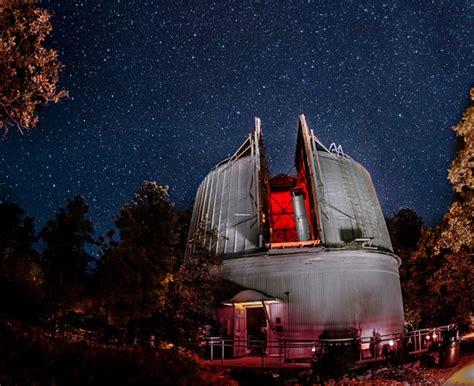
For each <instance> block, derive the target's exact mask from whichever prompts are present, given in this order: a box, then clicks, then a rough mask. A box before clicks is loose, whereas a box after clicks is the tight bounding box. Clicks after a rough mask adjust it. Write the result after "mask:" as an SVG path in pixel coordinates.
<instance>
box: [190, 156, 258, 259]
mask: <svg viewBox="0 0 474 386" xmlns="http://www.w3.org/2000/svg"><path fill="white" fill-rule="evenodd" d="M255 162H256V161H255V159H254V157H251V156H247V157H242V158H240V159H237V160H233V161H230V162H228V163H226V164H224V165H221V166H219V167H217V168H215V169H214V170H212V171H211V172H210V173H209V174H208V175H207V177H206V178H205V179H204V181H203V182H202V184H201V185H200V187H199V189H198V192H197V195H196V205H195V208H194V211H193V217H192V220H191V230H190V234H192V232H194V231H195V230H196V229H197V226H198V225H199V222H200V221H202V220H204V219H206V220H207V227H208V229H211V228H213V227H215V228H216V229H217V231H218V235H219V239H218V241H217V242H214V244H213V245H209V248H210V249H214V248H215V249H216V253H217V254H225V253H236V252H244V251H251V250H254V249H256V248H257V247H258V239H259V226H258V221H256V219H257V215H258V214H257V208H258V205H256V203H255V202H254V199H253V197H257V196H258V194H257V187H256V184H255V179H256V165H255Z"/></svg>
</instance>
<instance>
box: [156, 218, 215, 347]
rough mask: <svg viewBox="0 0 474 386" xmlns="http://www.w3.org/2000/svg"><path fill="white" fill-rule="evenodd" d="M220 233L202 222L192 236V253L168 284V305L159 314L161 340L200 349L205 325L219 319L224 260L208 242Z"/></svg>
mask: <svg viewBox="0 0 474 386" xmlns="http://www.w3.org/2000/svg"><path fill="white" fill-rule="evenodd" d="M216 237H217V232H216V230H215V229H210V230H209V229H206V224H205V223H202V224H201V225H200V226H199V228H198V230H197V232H196V234H195V235H194V237H193V238H192V239H191V240H190V253H189V255H188V256H187V258H186V260H185V261H184V263H183V264H182V265H181V267H180V269H179V271H178V272H177V273H176V275H175V276H174V278H173V280H172V282H171V283H170V284H169V285H168V291H167V295H166V299H167V301H166V303H165V307H163V309H161V310H160V313H158V314H156V315H155V319H157V321H158V325H161V328H160V332H161V336H160V339H161V340H163V341H167V342H171V343H174V344H176V345H178V346H182V347H188V348H191V349H194V350H197V349H198V347H199V344H200V339H201V338H202V336H203V333H204V331H205V329H206V328H207V327H208V326H212V325H213V324H214V323H215V315H214V310H215V294H216V292H217V290H218V288H219V276H218V274H219V270H220V266H221V260H220V258H219V257H217V256H216V254H215V253H214V251H212V250H209V248H208V246H207V245H209V240H212V239H215V238H216ZM211 244H212V243H211ZM160 322H161V323H160Z"/></svg>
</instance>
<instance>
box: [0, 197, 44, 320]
mask: <svg viewBox="0 0 474 386" xmlns="http://www.w3.org/2000/svg"><path fill="white" fill-rule="evenodd" d="M34 242H35V227H34V222H33V218H32V217H26V216H25V212H24V210H23V209H22V208H21V207H20V206H19V205H17V204H14V203H6V204H0V304H2V310H1V311H0V312H6V313H8V315H9V316H13V317H22V318H27V319H29V320H35V319H37V318H38V316H39V314H40V313H41V310H42V280H43V273H42V270H41V268H40V266H39V264H38V253H37V252H36V251H35V250H34V249H33V243H34Z"/></svg>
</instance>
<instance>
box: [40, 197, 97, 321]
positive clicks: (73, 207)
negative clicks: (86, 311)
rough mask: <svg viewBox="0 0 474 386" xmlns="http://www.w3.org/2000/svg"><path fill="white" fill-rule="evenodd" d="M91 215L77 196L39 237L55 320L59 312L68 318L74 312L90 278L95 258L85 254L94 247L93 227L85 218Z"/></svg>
mask: <svg viewBox="0 0 474 386" xmlns="http://www.w3.org/2000/svg"><path fill="white" fill-rule="evenodd" d="M88 212H89V207H88V206H87V204H86V202H85V200H84V198H83V197H82V196H81V195H80V194H77V195H75V196H74V197H73V198H72V199H70V200H68V202H67V206H66V209H64V208H60V209H59V211H58V213H57V214H56V216H55V218H54V219H52V220H49V221H48V222H47V223H46V225H45V227H44V228H43V229H42V230H41V232H40V234H39V237H40V239H41V240H42V241H43V242H44V244H45V246H46V248H45V250H44V251H43V255H42V265H43V269H44V272H45V291H46V296H47V298H48V300H49V302H50V307H51V310H52V312H53V319H56V316H58V313H61V314H62V315H65V314H67V313H68V312H70V311H71V310H72V308H73V307H74V306H75V305H76V304H77V302H78V300H79V299H80V296H81V295H82V293H83V291H84V286H85V283H86V281H87V279H88V273H87V271H88V268H89V264H90V263H91V262H92V261H93V257H92V256H91V255H90V254H89V253H88V252H87V251H86V246H87V245H88V244H90V245H93V244H95V240H94V238H93V236H92V235H93V232H94V228H93V226H92V223H91V222H90V221H89V220H88V219H87V217H86V216H87V213H88ZM54 322H56V321H55V320H54Z"/></svg>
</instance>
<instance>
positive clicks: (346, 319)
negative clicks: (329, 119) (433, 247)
mask: <svg viewBox="0 0 474 386" xmlns="http://www.w3.org/2000/svg"><path fill="white" fill-rule="evenodd" d="M295 169H296V175H294V176H288V175H277V176H273V177H271V176H270V173H269V170H268V163H267V160H266V157H265V147H264V143H263V134H262V130H261V126H260V120H259V119H258V118H257V119H256V120H255V130H254V132H253V133H251V134H250V135H249V137H248V138H247V140H246V141H245V142H244V143H243V144H242V146H241V147H240V148H239V149H238V150H237V151H236V152H235V153H234V155H232V156H231V157H230V158H228V159H226V160H224V161H222V162H220V163H219V164H217V165H216V166H215V167H214V168H213V169H212V170H211V171H210V172H209V174H208V175H207V176H206V178H205V179H204V181H203V182H202V183H201V185H200V186H199V189H198V192H197V195H196V200H195V205H194V209H193V215H192V219H191V226H190V233H189V234H190V236H191V235H193V234H194V232H195V231H196V229H197V227H198V226H199V224H200V223H201V222H202V221H203V220H205V221H206V223H207V227H208V228H215V229H216V230H217V232H218V236H219V237H218V238H217V239H216V240H214V241H208V242H209V249H210V250H211V251H212V252H213V253H216V254H217V255H219V256H221V257H222V260H223V268H222V277H223V279H225V280H226V281H227V282H229V283H231V284H233V285H235V288H238V290H236V291H235V292H234V293H233V294H232V296H231V297H230V298H228V299H225V301H224V302H222V306H221V307H219V308H218V309H217V310H216V316H217V319H218V320H219V321H220V322H221V323H222V325H223V331H224V335H226V336H227V337H229V338H231V339H233V341H234V348H233V355H234V356H243V355H247V354H248V353H249V352H250V351H251V345H250V343H249V342H250V341H251V340H253V339H259V340H264V341H275V342H277V341H279V342H282V341H288V340H290V341H303V340H305V341H310V340H314V339H318V338H320V337H325V338H347V337H354V336H356V335H360V336H363V337H366V336H371V335H372V331H373V330H374V329H376V330H377V331H378V332H379V333H380V334H382V335H383V334H394V333H401V332H402V331H403V304H402V296H401V289H400V279H399V271H398V268H399V265H400V259H399V258H398V257H397V256H396V255H394V254H393V249H392V245H391V242H390V237H389V234H388V231H387V227H386V225H385V220H384V217H383V214H382V210H381V208H380V204H379V202H378V199H377V195H376V192H375V189H374V186H373V184H372V181H371V178H370V175H369V173H368V172H367V170H366V169H365V168H364V167H363V166H362V165H361V164H359V163H358V162H356V161H355V160H353V159H352V158H351V157H349V156H348V155H346V154H344V153H343V151H342V149H341V147H336V146H335V145H331V146H330V147H329V149H328V148H326V147H325V146H324V145H323V144H322V143H321V142H320V141H319V140H318V139H317V138H316V136H315V135H314V133H313V132H312V131H311V130H310V129H309V128H308V126H307V124H306V120H305V117H304V116H303V115H301V117H300V120H299V129H298V136H297V145H296V153H295ZM191 252H192V251H190V250H188V253H191ZM266 351H267V354H268V355H281V347H277V346H276V345H270V344H269V345H268V348H267V350H266ZM310 354H311V349H310V348H303V347H302V348H293V349H291V350H290V351H286V352H285V356H286V357H290V358H296V357H309V356H310Z"/></svg>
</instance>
